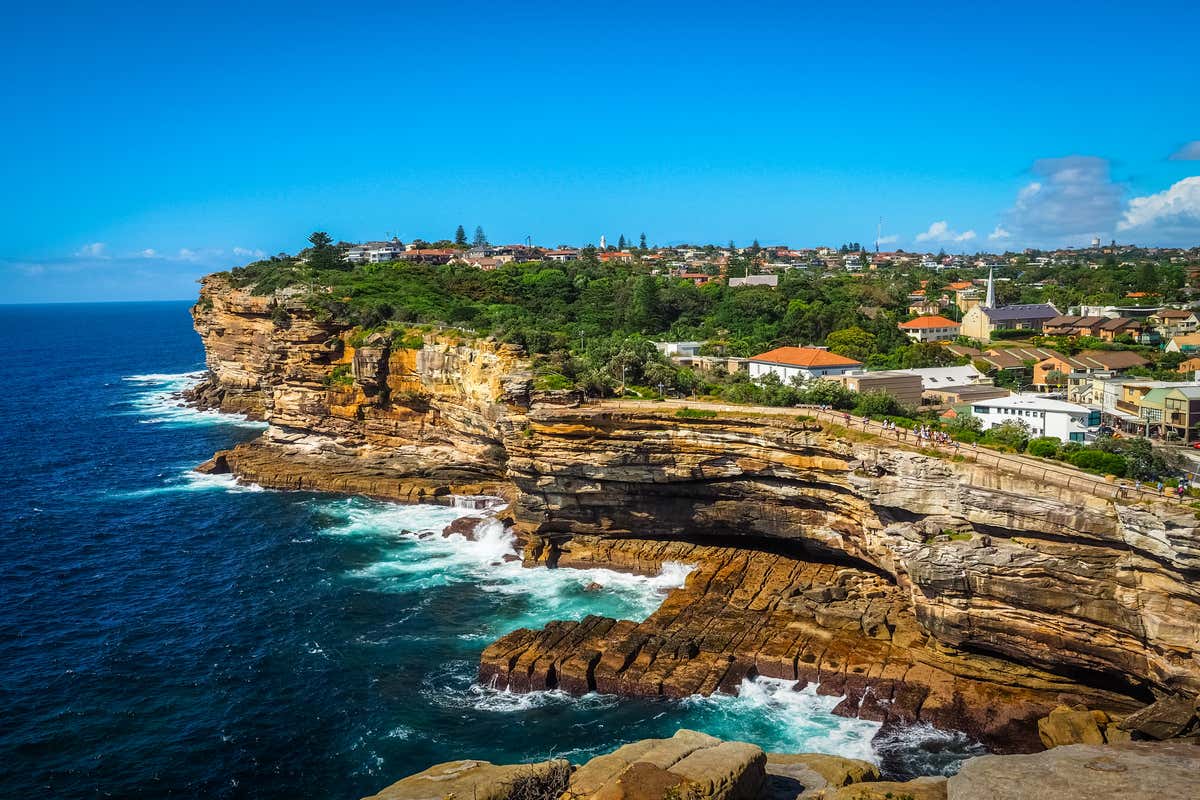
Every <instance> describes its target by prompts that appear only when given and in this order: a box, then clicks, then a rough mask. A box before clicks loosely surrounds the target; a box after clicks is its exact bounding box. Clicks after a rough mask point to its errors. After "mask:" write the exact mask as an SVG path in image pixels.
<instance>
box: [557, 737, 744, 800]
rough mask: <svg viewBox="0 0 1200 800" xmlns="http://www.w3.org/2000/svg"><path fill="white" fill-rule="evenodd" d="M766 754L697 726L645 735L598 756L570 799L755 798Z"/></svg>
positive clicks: (570, 790)
mask: <svg viewBox="0 0 1200 800" xmlns="http://www.w3.org/2000/svg"><path fill="white" fill-rule="evenodd" d="M765 764H766V756H765V755H764V754H763V751H762V750H761V749H759V748H758V747H756V746H754V745H752V744H746V743H744V742H722V741H721V740H719V739H717V738H715V737H712V736H709V735H708V734H705V733H699V732H698V731H689V730H680V731H678V732H676V734H675V735H674V736H672V737H671V738H670V739H643V740H642V741H639V742H633V743H631V744H627V745H624V746H623V747H619V748H617V749H616V750H614V751H613V752H611V753H608V754H606V755H602V756H596V757H595V758H593V759H592V760H591V761H589V762H587V763H586V764H584V765H583V766H582V767H580V768H579V769H578V770H576V771H575V774H574V775H572V776H571V781H570V784H569V786H568V787H567V791H566V794H565V796H566V797H567V798H571V800H662V799H663V798H664V797H668V796H686V797H688V798H689V800H693V799H694V800H709V799H710V798H711V800H754V798H757V797H758V794H759V791H760V789H761V788H762V785H763V781H764V778H765V771H764V766H765Z"/></svg>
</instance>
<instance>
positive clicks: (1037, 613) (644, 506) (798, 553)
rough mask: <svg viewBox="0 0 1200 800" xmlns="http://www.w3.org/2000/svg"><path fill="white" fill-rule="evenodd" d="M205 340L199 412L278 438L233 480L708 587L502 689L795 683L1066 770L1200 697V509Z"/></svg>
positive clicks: (210, 324)
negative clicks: (485, 506)
mask: <svg viewBox="0 0 1200 800" xmlns="http://www.w3.org/2000/svg"><path fill="white" fill-rule="evenodd" d="M193 316H194V318H195V322H196V329H197V331H198V332H199V333H200V334H201V336H202V338H203V339H204V344H205V349H206V354H207V361H208V367H209V375H208V377H207V379H206V380H205V381H204V382H203V383H202V384H201V385H200V386H199V387H197V388H196V389H195V390H194V392H193V400H194V401H195V402H198V403H200V404H201V405H204V406H206V407H211V408H218V409H221V410H224V411H232V412H237V413H243V414H247V415H249V416H252V417H255V418H261V419H264V420H266V421H267V422H268V423H269V427H268V429H267V431H266V432H265V433H264V434H263V436H262V437H261V438H259V439H257V440H255V441H253V442H249V443H247V444H244V445H240V446H239V447H237V448H234V449H233V450H230V451H224V452H222V453H218V454H216V455H215V456H214V458H213V459H212V460H211V461H209V462H208V463H207V464H206V465H204V466H203V467H202V469H204V470H206V471H211V472H223V473H231V474H233V475H235V476H237V477H238V478H239V479H241V480H245V481H249V482H254V483H258V484H261V485H263V486H265V487H269V488H281V489H305V490H313V491H331V492H344V493H353V494H362V495H368V496H372V497H378V498H384V499H394V500H399V501H404V502H445V501H446V500H447V498H448V496H449V495H452V494H481V493H482V494H495V495H499V496H502V497H504V498H505V499H506V500H507V501H509V503H510V510H509V511H508V512H507V516H506V517H505V521H506V523H507V524H509V525H511V526H512V528H513V531H514V533H515V534H516V535H517V537H518V540H519V541H520V542H521V544H522V546H523V549H524V560H525V563H526V564H528V565H530V566H534V565H547V566H556V565H557V566H585V565H586V566H605V567H610V568H617V569H629V570H634V571H653V570H656V569H658V568H659V567H661V564H662V563H664V562H666V561H678V562H683V563H689V564H692V565H694V566H695V570H694V572H693V573H692V574H691V575H690V576H689V579H688V581H687V585H686V586H685V587H683V588H682V589H679V590H676V591H675V592H674V593H672V594H671V595H670V596H669V597H667V598H666V600H665V602H664V604H663V607H662V608H661V609H660V610H659V611H658V612H656V613H655V614H654V615H652V616H651V617H650V618H649V619H647V620H645V621H644V622H641V623H635V622H631V621H627V620H625V621H623V620H609V619H602V618H590V619H589V620H586V621H584V622H581V623H552V624H551V625H549V626H547V627H546V628H544V629H542V630H540V631H516V632H514V633H512V634H509V635H508V636H506V637H504V638H502V639H500V640H499V641H498V642H495V643H493V644H492V645H491V646H490V647H489V648H487V650H486V651H485V653H484V655H483V658H482V660H481V666H480V670H481V676H483V677H484V678H486V679H488V680H496V681H497V682H502V683H505V684H507V685H510V686H512V687H513V688H514V689H518V690H520V689H529V688H547V687H556V688H561V689H565V690H569V691H575V692H582V691H588V690H591V689H596V690H600V691H613V692H616V693H625V694H638V695H646V696H678V695H680V694H690V693H693V692H698V693H705V692H712V691H731V690H736V688H737V686H738V685H739V684H740V682H741V680H743V679H745V678H749V677H754V676H755V675H763V676H775V677H782V678H787V679H789V680H797V681H801V682H807V683H815V684H817V685H818V686H819V687H820V689H819V691H822V692H824V693H829V694H834V695H845V697H846V700H845V701H844V702H843V703H842V706H841V708H840V709H839V710H840V712H841V713H846V714H854V715H861V716H864V717H866V718H869V719H876V720H879V721H882V722H884V723H885V724H887V725H902V724H908V723H911V722H913V721H928V722H930V723H931V724H935V725H938V726H940V727H943V728H948V729H953V730H960V731H964V732H966V733H968V734H969V735H971V736H974V737H977V738H980V739H981V740H984V741H986V742H988V744H989V745H990V746H992V747H993V748H995V749H997V750H1000V751H1005V752H1022V751H1030V750H1035V749H1038V748H1040V747H1041V746H1042V744H1043V743H1042V740H1041V738H1040V737H1039V732H1038V719H1040V718H1044V717H1045V716H1046V715H1047V714H1049V713H1050V712H1051V711H1052V710H1054V709H1055V708H1057V707H1059V706H1065V707H1075V706H1079V705H1086V706H1087V707H1089V708H1091V709H1096V710H1098V711H1099V712H1100V713H1104V714H1106V715H1109V716H1111V717H1112V718H1114V719H1119V718H1121V717H1124V716H1125V715H1127V714H1129V713H1130V712H1131V711H1133V710H1134V709H1136V708H1138V707H1140V706H1144V705H1145V704H1147V703H1148V702H1151V701H1154V700H1156V699H1160V698H1165V699H1171V698H1174V699H1178V700H1179V702H1183V703H1191V702H1192V698H1193V697H1194V696H1195V695H1196V694H1197V693H1198V692H1200V532H1198V528H1197V525H1198V523H1197V519H1196V515H1195V514H1194V512H1193V511H1192V510H1191V509H1188V508H1179V507H1169V506H1166V505H1164V504H1157V505H1156V504H1149V503H1143V504H1117V503H1114V502H1111V501H1107V500H1103V499H1100V498H1097V497H1094V496H1092V495H1090V494H1083V493H1077V492H1072V491H1070V490H1068V489H1064V488H1061V487H1055V486H1050V485H1045V484H1043V483H1039V482H1038V481H1037V480H1036V478H1034V477H1029V476H1018V475H1011V474H1005V473H1001V472H997V471H995V470H991V469H985V468H980V467H978V466H976V465H972V464H965V463H956V462H954V461H952V460H947V459H944V458H941V457H939V456H937V455H935V454H929V453H923V452H920V451H918V450H916V449H913V448H902V447H899V446H897V445H895V444H892V443H887V442H882V441H879V440H876V439H873V438H872V437H868V436H861V435H858V434H855V433H853V432H849V431H844V430H840V429H836V426H828V425H822V424H818V423H817V422H815V421H814V420H811V419H805V418H803V417H802V416H799V415H798V416H796V417H780V416H775V417H772V418H770V419H764V418H758V419H756V418H752V417H749V416H744V417H742V416H732V417H722V418H720V419H694V418H680V417H677V416H675V415H672V414H670V413H664V412H660V411H655V410H653V409H647V410H643V411H639V410H626V409H622V410H614V409H607V408H604V407H603V406H600V407H585V408H579V407H576V406H575V405H574V404H573V403H572V402H571V400H570V398H569V397H565V396H563V395H561V394H555V393H538V392H536V391H534V390H533V388H532V386H533V382H532V372H531V368H530V365H529V364H528V363H527V362H526V361H525V360H524V359H523V358H522V357H521V354H520V353H519V352H517V351H516V350H515V349H514V348H511V347H509V346H506V345H501V344H497V343H495V342H490V341H486V340H465V339H463V338H461V337H460V336H459V335H457V334H453V333H445V332H443V333H439V332H433V331H424V332H418V331H414V332H411V333H410V334H409V335H407V336H404V337H403V339H399V338H397V337H396V336H391V335H388V334H383V333H375V334H371V335H369V336H365V335H363V334H361V333H359V332H355V331H347V330H341V329H338V328H337V327H336V326H334V325H332V324H330V323H329V322H327V321H322V320H320V319H318V318H316V317H315V316H313V315H312V314H311V313H310V312H309V311H308V310H307V309H306V308H305V307H304V305H303V304H302V302H301V301H300V300H299V298H298V297H296V296H294V295H289V294H283V293H281V294H277V295H267V296H257V295H251V294H249V293H248V292H246V291H245V290H241V289H235V288H232V287H230V286H229V285H228V284H227V283H226V282H225V280H224V279H223V278H222V277H221V276H210V277H209V278H208V279H206V280H205V281H204V284H203V290H202V294H201V300H200V302H199V303H198V304H197V305H196V306H195V308H194V309H193ZM418 334H420V335H421V336H422V337H423V338H422V339H421V340H420V341H421V342H422V344H421V346H420V347H414V346H413V342H414V339H415V337H416V336H417V335H418ZM356 345H357V346H356Z"/></svg>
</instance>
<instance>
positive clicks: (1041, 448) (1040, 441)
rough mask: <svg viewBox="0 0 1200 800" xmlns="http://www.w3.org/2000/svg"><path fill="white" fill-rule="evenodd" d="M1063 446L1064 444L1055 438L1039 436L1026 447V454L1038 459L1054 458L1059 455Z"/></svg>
mask: <svg viewBox="0 0 1200 800" xmlns="http://www.w3.org/2000/svg"><path fill="white" fill-rule="evenodd" d="M1061 444H1062V442H1060V441H1059V440H1058V439H1055V438H1054V437H1053V436H1039V437H1038V438H1036V439H1031V440H1030V441H1029V444H1027V445H1026V446H1025V452H1027V453H1029V455H1031V456H1037V457H1038V458H1054V457H1055V456H1056V455H1058V448H1059V446H1060V445H1061Z"/></svg>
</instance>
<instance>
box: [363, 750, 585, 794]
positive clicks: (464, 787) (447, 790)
mask: <svg viewBox="0 0 1200 800" xmlns="http://www.w3.org/2000/svg"><path fill="white" fill-rule="evenodd" d="M570 772H571V765H570V764H569V763H568V762H566V761H564V760H562V759H556V760H554V761H543V762H540V763H537V764H499V765H498V764H492V763H490V762H488V761H472V760H466V761H447V762H446V763H444V764H435V765H434V766H432V767H430V768H429V769H427V770H425V771H424V772H418V773H417V774H416V775H409V776H408V777H407V778H404V779H403V780H399V781H397V782H396V783H393V784H392V785H391V786H389V787H387V788H386V789H384V790H383V791H381V792H380V793H379V794H374V795H371V796H370V797H368V798H365V799H364V800H443V798H449V797H455V798H463V799H464V800H466V799H469V800H508V798H509V797H510V796H511V795H513V794H514V793H515V792H514V787H515V786H516V787H520V784H521V783H522V782H524V781H535V782H537V783H538V784H541V785H544V786H545V787H546V791H547V792H548V796H554V795H556V794H558V793H559V792H561V791H562V789H563V788H564V787H565V785H566V782H567V776H568V775H569V774H570Z"/></svg>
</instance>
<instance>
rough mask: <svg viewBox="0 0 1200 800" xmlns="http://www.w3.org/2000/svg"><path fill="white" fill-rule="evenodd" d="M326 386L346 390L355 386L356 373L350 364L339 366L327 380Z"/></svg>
mask: <svg viewBox="0 0 1200 800" xmlns="http://www.w3.org/2000/svg"><path fill="white" fill-rule="evenodd" d="M325 384H326V385H327V386H330V387H333V388H346V387H349V386H353V385H354V372H353V370H351V368H350V365H349V364H338V365H337V366H335V367H334V368H333V371H332V372H330V373H329V376H328V377H327V378H325Z"/></svg>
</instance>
